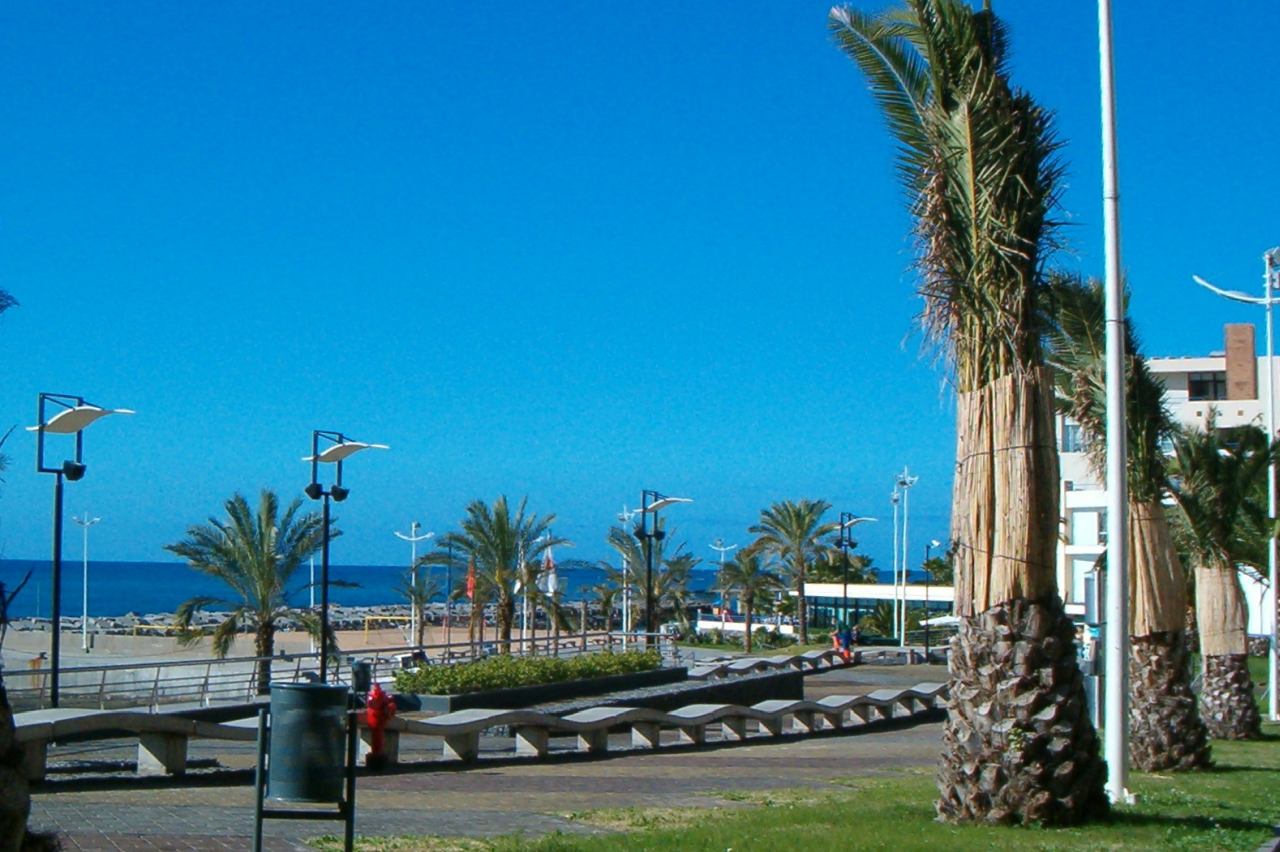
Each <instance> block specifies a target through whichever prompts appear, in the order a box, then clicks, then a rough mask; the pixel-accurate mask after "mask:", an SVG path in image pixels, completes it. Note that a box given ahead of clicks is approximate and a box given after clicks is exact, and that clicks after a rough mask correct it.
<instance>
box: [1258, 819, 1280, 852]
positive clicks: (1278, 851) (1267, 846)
mask: <svg viewBox="0 0 1280 852" xmlns="http://www.w3.org/2000/svg"><path fill="white" fill-rule="evenodd" d="M1272 833H1273V834H1275V837H1273V838H1271V839H1270V840H1264V841H1262V845H1261V846H1259V847H1258V849H1257V852H1280V825H1277V826H1276V827H1275V828H1274V829H1273V830H1272Z"/></svg>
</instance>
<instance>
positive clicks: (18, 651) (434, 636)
mask: <svg viewBox="0 0 1280 852" xmlns="http://www.w3.org/2000/svg"><path fill="white" fill-rule="evenodd" d="M492 632H493V628H489V629H488V630H487V632H486V635H487V636H488V637H492ZM337 635H338V647H339V649H340V650H341V651H342V652H343V653H347V654H359V653H361V652H362V651H369V650H374V649H379V648H399V647H405V646H407V645H408V644H409V636H408V630H407V629H396V628H381V629H370V630H369V631H368V632H367V633H366V632H365V631H363V630H340V631H338V634H337ZM50 639H51V636H50V634H49V632H48V631H47V630H9V631H8V632H7V633H6V634H5V640H4V649H3V658H4V669H5V671H6V672H16V671H25V670H27V669H29V668H32V667H40V666H47V665H48V661H47V659H42V658H41V656H40V655H41V654H45V655H47V654H48V652H49V642H50ZM452 639H453V641H454V642H455V643H458V642H466V641H467V629H466V627H465V626H462V627H455V628H453V630H452ZM445 641H446V631H445V628H443V627H437V626H430V627H428V628H427V630H426V643H427V644H428V645H435V644H443V643H444V642H445ZM275 650H276V653H277V654H282V653H284V654H293V653H306V652H307V651H309V650H311V639H310V637H309V636H307V634H305V633H302V632H300V631H294V630H291V631H279V632H277V633H276V639H275ZM253 653H254V647H253V636H252V635H251V634H247V633H242V634H240V635H239V636H237V637H236V640H235V642H234V643H233V645H232V648H231V651H230V652H229V654H228V656H230V657H250V656H253ZM61 655H62V665H63V667H65V668H75V667H79V666H103V665H120V664H128V663H133V662H157V661H161V660H204V659H209V658H211V657H212V656H213V652H212V651H211V650H210V647H209V640H208V639H201V640H200V641H199V642H197V643H196V644H194V645H189V646H185V647H184V646H182V645H179V644H178V640H177V639H176V638H175V637H172V636H133V635H127V634H126V635H120V634H98V635H96V636H94V637H93V647H92V648H91V649H90V650H89V652H88V653H86V652H85V651H84V650H83V649H82V642H81V635H80V633H79V632H78V631H74V632H73V631H70V630H63V631H62V648H61Z"/></svg>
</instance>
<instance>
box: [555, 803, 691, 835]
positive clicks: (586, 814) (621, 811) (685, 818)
mask: <svg viewBox="0 0 1280 852" xmlns="http://www.w3.org/2000/svg"><path fill="white" fill-rule="evenodd" d="M568 817H569V819H571V820H574V821H576V822H581V823H582V824H583V825H590V826H593V827H595V828H602V829H606V830H608V831H637V830H646V829H659V828H660V829H684V828H688V827H690V826H693V825H697V824H698V823H699V822H701V821H702V820H704V819H706V817H707V809H706V808H601V809H599V810H594V811H581V812H579V813H572V814H569V815H568Z"/></svg>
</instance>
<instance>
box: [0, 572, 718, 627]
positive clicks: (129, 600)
mask: <svg viewBox="0 0 1280 852" xmlns="http://www.w3.org/2000/svg"><path fill="white" fill-rule="evenodd" d="M714 567H715V566H698V568H696V569H695V571H694V582H693V584H692V590H693V591H694V592H695V593H699V594H705V593H707V592H710V591H711V589H712V587H713V586H714V580H713V578H714V574H715V572H714ZM420 570H425V571H428V572H429V576H430V577H431V578H433V579H435V580H437V582H439V583H440V585H441V587H442V588H443V586H444V584H445V581H446V579H447V577H446V575H447V572H446V571H445V569H444V568H443V567H442V566H434V565H433V566H429V567H424V568H423V569H420ZM28 572H30V579H28V581H27V584H26V586H25V587H23V588H22V590H21V591H20V592H19V593H18V595H17V597H16V598H15V599H14V600H13V602H12V603H11V604H10V608H9V612H8V616H9V618H11V619H12V618H48V617H49V615H50V610H51V609H52V591H51V574H52V566H51V565H50V560H48V559H0V583H3V584H4V589H5V594H12V593H13V590H14V589H15V588H16V587H17V585H18V584H19V583H21V582H22V580H23V578H24V577H27V575H28ZM315 572H316V582H317V583H318V582H319V579H320V564H319V561H317V563H316V566H315ZM408 572H409V567H408V566H407V565H360V564H352V565H330V566H329V580H330V588H329V602H330V604H332V605H335V606H394V605H397V604H402V605H406V606H407V605H408V600H407V599H406V598H405V596H404V595H403V594H401V593H400V592H398V591H397V590H396V586H397V585H398V584H399V583H401V582H402V581H403V579H404V578H405V575H406V574H407V573H408ZM556 572H557V575H558V576H559V578H560V582H561V584H562V591H561V593H560V597H561V599H562V600H565V601H573V600H581V599H582V598H583V597H584V596H585V597H586V598H588V599H591V598H594V597H595V595H594V594H593V593H591V592H590V591H588V589H589V587H590V586H593V585H595V584H596V583H599V582H600V581H601V580H602V579H603V577H604V572H603V569H601V568H600V567H599V566H597V565H595V564H592V563H588V562H584V561H582V560H565V561H564V562H563V563H560V564H558V565H557V569H556ZM83 574H84V571H83V563H82V562H81V561H80V560H79V559H75V560H71V559H64V560H63V563H62V616H63V618H79V617H80V615H81V610H82V608H83V600H84V599H83V588H84V586H83ZM465 576H466V572H465V571H464V570H460V569H455V570H454V571H453V577H452V580H453V584H454V586H455V587H456V586H458V585H460V584H461V583H463V582H465V580H464V578H465ZM310 582H311V581H310V568H309V566H308V565H303V566H302V568H301V569H299V571H298V572H297V574H296V575H295V577H294V582H293V583H292V584H291V585H292V588H291V589H290V594H289V596H288V597H289V602H290V604H292V605H293V606H298V607H304V606H308V605H309V604H310V591H309V586H310ZM347 584H351V585H347ZM229 593H230V589H228V587H227V586H226V584H224V583H222V582H221V581H219V580H217V579H215V578H213V577H209V576H207V575H205V574H201V573H200V572H198V571H195V570H194V569H192V568H190V567H189V566H188V565H187V563H185V562H156V561H143V560H105V559H104V560H91V561H90V562H89V607H88V613H89V616H90V617H91V618H107V617H115V616H122V615H127V614H128V613H131V612H132V613H137V614H140V615H147V614H160V613H172V612H174V611H175V610H177V608H178V606H179V605H180V604H182V603H183V602H184V601H186V600H189V599H191V598H193V597H218V598H221V597H227V596H228V595H229ZM316 598H317V600H318V599H319V589H318V588H317V589H316ZM433 600H434V601H435V602H442V601H443V600H444V596H443V594H440V595H437V596H436V597H435V598H434V599H433ZM208 609H211V610H217V609H218V607H209V608H208Z"/></svg>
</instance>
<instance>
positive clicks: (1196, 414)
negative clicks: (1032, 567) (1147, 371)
mask: <svg viewBox="0 0 1280 852" xmlns="http://www.w3.org/2000/svg"><path fill="white" fill-rule="evenodd" d="M1225 337H1226V349H1225V351H1223V352H1215V353H1211V354H1210V355H1208V356H1196V357H1176V358H1150V359H1148V360H1147V365H1148V366H1149V367H1150V368H1151V371H1152V373H1154V374H1155V376H1156V378H1158V379H1159V380H1160V381H1162V382H1163V383H1164V386H1165V396H1164V400H1165V405H1166V406H1167V407H1168V409H1169V412H1170V414H1172V415H1173V419H1174V420H1175V422H1177V423H1181V424H1184V425H1202V424H1203V423H1204V422H1205V419H1206V418H1207V417H1208V416H1209V414H1210V412H1211V411H1213V412H1216V416H1217V422H1218V425H1219V426H1242V425H1247V424H1250V423H1253V424H1256V425H1258V426H1262V425H1263V424H1264V423H1265V417H1266V412H1265V407H1264V403H1265V396H1263V397H1262V398H1260V389H1261V385H1260V384H1259V380H1260V379H1261V380H1262V381H1265V380H1266V376H1267V369H1266V366H1267V365H1266V358H1265V357H1261V358H1260V357H1258V356H1257V354H1256V353H1257V344H1256V341H1255V337H1254V327H1253V325H1252V324H1249V323H1242V324H1233V325H1228V326H1226V329H1225ZM1277 402H1278V403H1280V397H1277ZM1057 430H1058V449H1059V450H1060V453H1061V455H1060V458H1061V463H1062V484H1061V489H1062V490H1061V501H1060V503H1059V505H1060V506H1061V507H1062V514H1063V529H1062V537H1061V538H1060V539H1059V543H1058V587H1059V588H1060V589H1061V590H1062V592H1063V597H1064V598H1065V599H1066V600H1067V602H1068V604H1069V605H1071V604H1075V605H1077V606H1078V605H1080V604H1083V602H1084V575H1085V574H1086V573H1087V572H1088V571H1091V570H1092V569H1093V565H1094V562H1095V561H1096V560H1097V558H1098V557H1099V556H1100V555H1101V554H1102V553H1103V551H1104V550H1106V543H1107V528H1108V526H1109V525H1108V523H1107V511H1106V503H1107V501H1106V491H1105V490H1103V488H1102V485H1101V484H1100V483H1099V479H1100V477H1099V476H1098V475H1097V474H1095V473H1094V471H1093V470H1092V469H1091V467H1090V465H1089V460H1088V458H1086V456H1085V454H1084V453H1083V452H1081V449H1082V442H1081V436H1080V427H1079V426H1078V425H1077V424H1075V423H1073V422H1071V421H1070V420H1069V419H1066V418H1063V417H1059V418H1058V426H1057ZM1241 579H1242V580H1243V581H1244V588H1245V598H1246V599H1247V600H1248V601H1249V632H1250V633H1254V634H1259V633H1269V632H1270V631H1271V621H1270V619H1269V618H1266V617H1265V614H1266V613H1267V612H1269V611H1270V608H1269V607H1268V606H1267V605H1266V602H1268V601H1270V599H1271V595H1270V593H1269V592H1268V591H1266V590H1265V589H1263V588H1262V587H1261V586H1260V585H1259V584H1258V583H1256V582H1254V581H1253V580H1252V579H1251V578H1249V577H1248V576H1246V575H1242V577H1241ZM1071 609H1073V610H1074V609H1076V606H1071Z"/></svg>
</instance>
